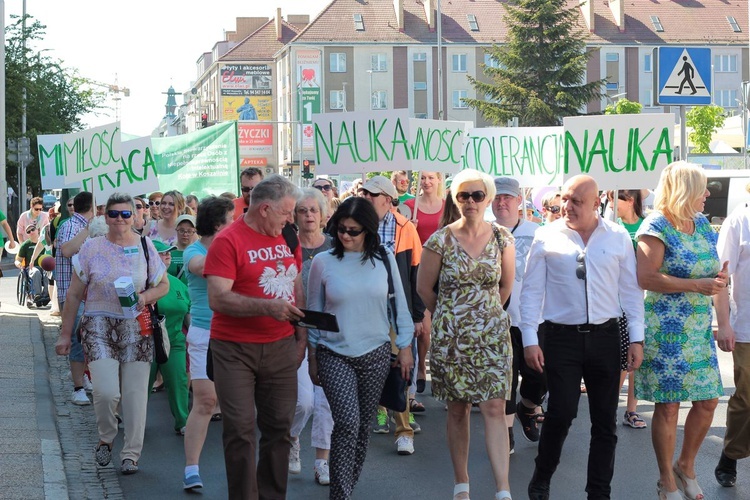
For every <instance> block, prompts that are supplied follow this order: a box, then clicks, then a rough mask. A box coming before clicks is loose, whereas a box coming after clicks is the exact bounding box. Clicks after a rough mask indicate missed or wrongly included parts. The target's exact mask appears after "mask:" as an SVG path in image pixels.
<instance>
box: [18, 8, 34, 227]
mask: <svg viewBox="0 0 750 500" xmlns="http://www.w3.org/2000/svg"><path fill="white" fill-rule="evenodd" d="M22 16H23V17H22V18H21V57H23V59H24V66H26V0H23V13H22ZM21 109H22V110H23V111H22V114H21V139H20V140H19V141H18V142H19V143H20V142H21V141H22V140H26V141H28V139H26V83H25V82H24V84H23V90H22V92H21ZM18 160H19V161H18V200H19V201H18V216H19V217H20V216H21V214H22V213H23V211H24V210H26V189H27V188H26V165H24V162H23V161H22V160H21V158H20V154H19V159H18ZM32 194H33V193H32Z"/></svg>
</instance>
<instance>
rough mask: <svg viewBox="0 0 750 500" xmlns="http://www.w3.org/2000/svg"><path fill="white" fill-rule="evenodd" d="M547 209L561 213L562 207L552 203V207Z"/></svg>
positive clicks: (554, 212)
mask: <svg viewBox="0 0 750 500" xmlns="http://www.w3.org/2000/svg"><path fill="white" fill-rule="evenodd" d="M547 211H549V212H551V213H553V214H559V213H560V207H559V206H557V205H552V206H551V207H547Z"/></svg>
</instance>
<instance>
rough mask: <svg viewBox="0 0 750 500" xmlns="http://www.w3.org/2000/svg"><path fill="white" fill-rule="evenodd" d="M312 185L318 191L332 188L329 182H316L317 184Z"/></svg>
mask: <svg viewBox="0 0 750 500" xmlns="http://www.w3.org/2000/svg"><path fill="white" fill-rule="evenodd" d="M313 187H314V188H315V189H317V190H319V191H330V190H331V189H333V187H331V185H330V184H318V185H317V186H313Z"/></svg>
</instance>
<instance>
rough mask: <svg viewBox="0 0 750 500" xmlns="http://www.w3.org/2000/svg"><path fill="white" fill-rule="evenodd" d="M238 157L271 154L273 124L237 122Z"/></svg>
mask: <svg viewBox="0 0 750 500" xmlns="http://www.w3.org/2000/svg"><path fill="white" fill-rule="evenodd" d="M237 136H238V139H239V146H240V157H246V156H269V155H272V154H273V125H265V124H259V123H243V122H238V123H237Z"/></svg>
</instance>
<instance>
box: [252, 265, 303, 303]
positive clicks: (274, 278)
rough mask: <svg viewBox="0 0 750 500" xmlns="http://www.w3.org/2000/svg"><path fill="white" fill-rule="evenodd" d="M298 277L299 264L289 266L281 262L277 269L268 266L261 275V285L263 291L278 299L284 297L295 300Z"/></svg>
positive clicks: (291, 300)
mask: <svg viewBox="0 0 750 500" xmlns="http://www.w3.org/2000/svg"><path fill="white" fill-rule="evenodd" d="M296 279H297V265H296V264H292V265H291V266H289V267H288V268H284V265H283V264H282V263H281V262H279V263H277V264H276V269H273V268H272V267H266V268H265V269H263V273H262V274H261V275H260V286H262V287H263V293H265V294H266V295H268V296H272V297H274V298H276V299H284V300H288V301H289V302H294V280H296Z"/></svg>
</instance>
